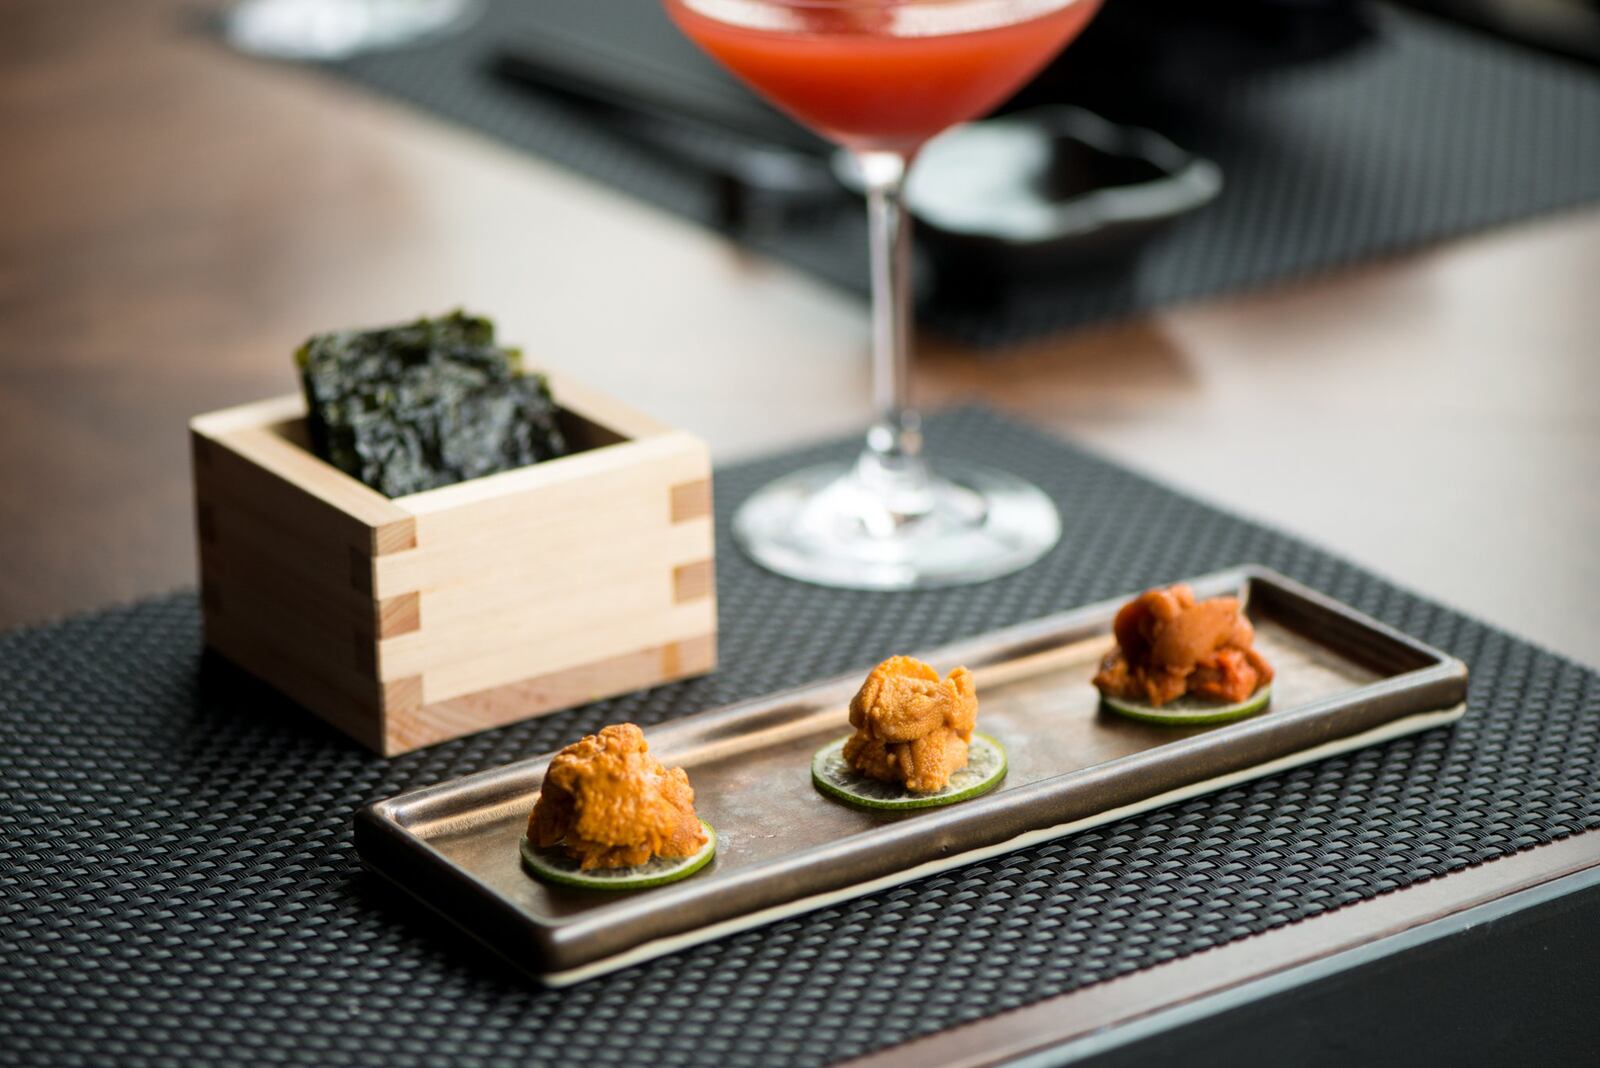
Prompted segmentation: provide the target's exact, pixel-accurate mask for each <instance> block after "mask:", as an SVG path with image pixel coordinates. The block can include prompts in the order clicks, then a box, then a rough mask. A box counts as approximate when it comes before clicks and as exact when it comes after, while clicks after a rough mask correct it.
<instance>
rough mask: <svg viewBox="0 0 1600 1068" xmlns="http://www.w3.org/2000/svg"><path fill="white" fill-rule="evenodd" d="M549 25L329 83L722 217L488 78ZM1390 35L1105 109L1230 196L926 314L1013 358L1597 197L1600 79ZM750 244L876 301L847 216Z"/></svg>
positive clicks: (684, 176)
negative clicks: (1154, 110) (1181, 104)
mask: <svg viewBox="0 0 1600 1068" xmlns="http://www.w3.org/2000/svg"><path fill="white" fill-rule="evenodd" d="M629 2H630V3H635V2H655V0H629ZM540 16H541V12H540V10H539V6H538V5H537V4H534V3H531V2H529V0H496V2H495V3H494V5H493V6H492V7H491V8H490V9H489V12H488V15H487V16H486V17H485V19H484V20H483V21H482V22H481V23H479V24H478V25H477V26H475V27H474V28H473V29H471V30H469V31H468V32H466V33H465V34H463V35H461V36H458V37H454V38H451V39H448V40H445V41H442V42H440V43H437V44H433V45H429V46H426V47H421V48H415V49H409V50H405V51H400V52H393V53H389V54H381V55H370V56H363V57H359V58H357V59H352V60H349V61H346V62H344V63H341V64H338V65H336V66H334V67H333V68H332V69H334V70H336V71H338V72H339V73H342V74H343V75H346V76H348V77H350V78H352V79H354V80H356V81H359V82H361V83H363V84H365V85H367V86H369V87H372V88H374V89H377V90H379V91H382V92H384V93H388V94H391V95H394V96H397V97H400V98H402V99H405V100H407V101H410V102H412V103H414V104H416V105H419V106H421V107H423V108H426V109H428V110H430V111H433V112H436V113H438V114H440V115H443V116H445V117H447V118H450V119H453V120H455V121H457V122H461V123H464V124H466V125H468V126H472V127H475V128H477V129H479V130H482V131H483V132H485V133H487V134H489V135H491V136H493V137H496V138H499V139H501V140H503V141H507V142H509V143H511V144H512V145H515V146H517V147H520V148H523V149H525V150H527V151H529V152H533V153H535V154H538V155H540V156H543V157H545V158H547V159H550V160H553V161H556V162H558V163H560V164H562V165H564V166H566V167H570V168H572V169H573V170H576V171H579V172H581V173H583V174H586V175H589V176H591V177H594V178H596V179H599V180H601V181H604V182H607V183H609V184H611V185H614V186H616V187H617V188H620V189H622V190H625V191H627V192H629V193H632V194H634V195H636V196H638V197H641V198H643V199H645V200H648V201H651V202H653V203H655V204H658V205H660V206H662V207H665V208H667V209H669V210H671V211H674V212H678V213H680V214H683V215H686V216H688V217H690V218H693V219H697V220H700V221H702V222H705V221H709V220H712V219H715V218H716V217H717V204H718V199H719V197H718V189H717V185H716V183H714V182H712V181H709V180H708V179H707V178H706V177H705V175H704V174H703V173H702V172H700V171H698V170H696V169H694V168H692V167H689V166H686V165H683V164H680V163H675V162H673V161H671V160H669V159H667V158H666V157H663V156H662V155H660V154H659V153H657V152H654V151H652V150H650V149H648V148H646V147H643V146H641V145H639V144H636V143H635V142H633V141H631V140H629V139H628V138H627V137H625V136H623V135H622V134H620V133H617V132H615V131H612V130H608V129H606V128H605V127H603V126H600V125H596V124H595V122H594V121H592V119H591V118H589V117H586V116H585V115H583V114H581V113H578V112H574V111H572V110H571V109H570V108H568V107H565V106H563V105H562V104H561V103H559V102H556V101H554V100H551V99H548V98H543V97H540V96H539V95H537V94H533V93H529V92H526V91H521V90H519V89H517V88H514V87H510V86H507V85H505V84H502V83H500V82H497V81H496V80H495V79H494V78H493V77H492V76H491V74H490V73H489V71H488V66H487V64H488V60H489V58H490V57H492V56H494V55H495V54H496V50H497V49H498V48H500V47H503V46H504V45H505V44H506V42H508V41H514V40H515V39H516V38H517V37H518V36H519V35H527V34H537V33H538V22H537V20H538V18H539V17H540ZM621 17H625V16H621ZM1378 23H1379V29H1380V33H1379V37H1378V39H1377V41H1376V42H1375V43H1373V44H1372V45H1370V46H1368V47H1366V48H1364V49H1361V50H1358V51H1355V52H1352V53H1350V54H1348V55H1346V56H1343V57H1340V58H1337V59H1333V60H1330V61H1327V62H1324V63H1319V64H1314V65H1308V66H1303V67H1297V68H1291V69H1286V70H1279V71H1276V72H1270V73H1262V74H1260V75H1256V76H1251V77H1245V78H1239V79H1236V80H1234V81H1232V82H1230V83H1228V84H1227V85H1226V86H1215V87H1213V86H1206V87H1199V88H1197V91H1196V92H1195V93H1194V94H1193V95H1192V97H1191V98H1190V99H1187V100H1186V101H1185V105H1186V108H1185V110H1184V111H1183V112H1181V113H1178V112H1173V111H1170V110H1163V111H1162V112H1161V113H1159V114H1144V113H1142V112H1141V110H1140V107H1139V106H1138V105H1136V104H1134V103H1133V102H1131V101H1130V100H1122V99H1120V98H1118V99H1113V100H1108V101H1107V102H1106V103H1107V104H1108V105H1112V106H1119V107H1121V108H1123V109H1125V110H1127V109H1131V110H1128V113H1127V114H1121V115H1119V116H1118V117H1119V118H1123V119H1125V120H1128V121H1143V122H1148V123H1150V124H1152V125H1155V126H1156V127H1157V128H1159V129H1160V130H1161V131H1162V132H1164V133H1166V134H1167V135H1168V136H1170V137H1172V138H1174V139H1176V140H1178V141H1179V142H1180V143H1181V144H1183V145H1184V146H1185V147H1187V148H1190V149H1193V150H1195V151H1198V152H1200V153H1202V154H1204V155H1207V156H1209V157H1211V158H1212V159H1215V160H1216V161H1217V162H1219V163H1220V164H1221V165H1222V168H1223V171H1224V173H1225V174H1226V176H1227V188H1226V190H1225V192H1224V193H1223V195H1222V197H1221V198H1220V199H1219V200H1218V201H1217V202H1216V203H1214V204H1213V205H1211V206H1210V207H1208V208H1207V209H1206V210H1204V211H1202V212H1200V213H1199V214H1197V215H1195V216H1194V217H1193V218H1191V219H1189V220H1186V221H1185V222H1184V223H1183V224H1182V225H1180V226H1179V227H1178V228H1176V229H1175V230H1173V231H1172V232H1171V233H1169V234H1168V235H1166V236H1165V237H1163V238H1160V239H1158V240H1157V242H1156V243H1155V244H1153V245H1152V246H1151V247H1150V248H1148V249H1147V251H1146V253H1145V254H1144V255H1143V256H1142V257H1141V258H1139V259H1138V260H1137V261H1136V262H1134V263H1132V264H1131V265H1130V266H1129V267H1128V268H1127V269H1106V268H1104V267H1100V268H1096V269H1094V270H1092V271H1090V272H1087V273H1081V274H1078V275H1077V276H1075V277H1073V278H1071V279H1068V280H1060V281H1056V282H1050V283H1045V284H1040V285H1032V286H1029V287H1027V288H1026V289H1025V290H1016V289H1013V290H1011V291H1008V292H1003V293H1001V294H999V295H998V296H997V295H994V294H988V295H984V296H983V297H982V299H981V300H974V299H972V297H973V292H972V290H971V287H969V286H965V285H961V286H945V287H924V298H925V299H924V301H923V305H924V306H923V311H922V318H923V319H924V321H925V322H926V324H927V325H928V326H930V327H931V328H933V329H935V330H937V331H939V332H941V333H944V334H946V335H948V336H951V337H954V338H956V339H958V340H962V341H966V342H969V343H974V344H981V345H1002V344H1008V343H1011V342H1015V341H1018V340H1021V339H1023V338H1027V337H1030V336H1035V335H1039V334H1044V333H1047V332H1049V331H1053V330H1057V329H1061V328H1064V327H1068V326H1072V325H1075V324H1080V323H1085V322H1089V321H1093V320H1101V319H1107V318H1116V317H1120V316H1125V315H1129V314H1132V313H1135V312H1138V311H1142V310H1146V309H1150V308H1156V307H1161V306H1164V305H1168V304H1172V303H1175V302H1178V301H1184V300H1190V299H1194V298H1199V297H1204V296H1208V295H1213V294H1219V293H1224V292H1228V291H1232V290H1238V289H1245V288H1250V287H1254V286H1260V285H1263V284H1267V283H1274V282H1283V281H1289V280H1293V279H1298V278H1304V277H1306V276H1309V275H1313V274H1315V273H1317V272H1322V271H1327V270H1330V269H1333V268H1337V267H1341V266H1345V265H1349V264H1353V263H1357V262H1360V261H1363V260H1367V259H1371V258H1373V257H1377V256H1381V255H1386V254H1390V253H1395V252H1399V251H1403V250H1406V249H1411V248H1415V247H1418V246H1420V245H1424V244H1427V243H1430V242H1435V241H1439V240H1442V239H1444V238H1448V237H1451V236H1455V235H1459V234H1463V233H1466V232H1470V231H1473V230H1478V229H1481V228H1484V227H1489V226H1494V225H1497V224H1500V223H1504V222H1508V221H1511V220H1514V219H1519V218H1523V217H1526V216H1530V215H1534V214H1538V213H1541V212H1547V211H1551V210H1554V209H1557V208H1562V207H1567V206H1571V205H1576V204H1582V203H1586V202H1589V201H1592V200H1595V199H1597V198H1600V72H1596V71H1595V70H1593V69H1590V68H1587V67H1584V66H1581V65H1578V64H1576V63H1574V62H1571V61H1567V60H1562V59H1558V58H1555V57H1551V56H1547V55H1543V54H1540V53H1537V52H1532V51H1529V50H1526V49H1523V48H1520V47H1517V46H1515V45H1510V44H1502V43H1500V42H1497V41H1494V40H1492V39H1489V38H1486V37H1483V36H1482V35H1479V34H1475V33H1472V32H1471V31H1468V30H1464V29H1460V28H1457V27H1454V26H1451V25H1449V24H1446V23H1441V22H1436V21H1434V20H1431V19H1428V18H1425V17H1420V16H1416V15H1409V14H1402V13H1400V12H1397V11H1393V10H1390V9H1387V8H1380V9H1378ZM1127 95H1128V94H1126V93H1123V94H1122V96H1127ZM747 239H748V240H749V241H750V243H752V244H754V245H756V246H757V247H760V248H762V249H763V250H765V251H768V252H771V253H773V254H776V255H778V256H780V257H782V258H784V259H787V260H789V261H790V262H793V263H795V264H798V265H799V266H801V267H803V268H805V269H806V270H809V271H811V272H813V273H815V274H818V275H821V276H822V277H824V278H827V279H829V280H831V281H834V282H836V283H838V284H840V285H842V286H845V287H847V288H849V289H853V290H857V291H860V292H865V291H866V277H867V276H866V235H865V228H864V223H863V220H862V217H861V212H860V211H859V210H858V209H856V208H855V207H853V206H848V205H847V206H845V207H842V208H841V209H839V210H837V211H834V212H831V213H826V214H818V215H812V216H810V217H808V218H806V219H805V220H804V221H803V223H802V224H798V225H794V226H791V227H789V228H787V229H784V230H780V231H777V232H771V233H761V234H757V235H747ZM935 288H937V291H934V289H935Z"/></svg>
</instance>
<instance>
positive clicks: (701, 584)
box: [672, 560, 717, 604]
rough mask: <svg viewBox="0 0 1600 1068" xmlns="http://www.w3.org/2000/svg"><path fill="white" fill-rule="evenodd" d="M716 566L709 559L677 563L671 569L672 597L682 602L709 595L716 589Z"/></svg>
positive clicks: (696, 599)
mask: <svg viewBox="0 0 1600 1068" xmlns="http://www.w3.org/2000/svg"><path fill="white" fill-rule="evenodd" d="M716 583H717V575H716V568H715V567H714V566H713V564H712V562H711V561H710V560H696V561H694V562H693V563H690V564H679V565H678V566H677V567H675V568H673V569H672V599H673V600H674V601H675V602H677V603H679V604H682V603H683V602H685V601H698V600H699V599H701V598H702V597H710V596H711V594H712V592H713V591H714V590H715V589H716Z"/></svg>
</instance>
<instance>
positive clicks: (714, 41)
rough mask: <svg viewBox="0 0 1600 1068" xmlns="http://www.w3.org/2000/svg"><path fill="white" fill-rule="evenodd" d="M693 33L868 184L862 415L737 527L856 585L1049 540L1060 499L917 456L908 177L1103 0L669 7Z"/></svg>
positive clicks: (963, 564) (974, 578) (978, 469)
mask: <svg viewBox="0 0 1600 1068" xmlns="http://www.w3.org/2000/svg"><path fill="white" fill-rule="evenodd" d="M664 2H665V3H666V6H667V12H668V14H669V15H670V16H671V17H672V19H673V21H674V22H676V23H677V25H678V27H679V28H680V29H682V30H683V32H684V33H685V34H687V35H688V36H689V37H690V38H691V39H692V40H694V41H695V42H696V43H697V44H698V45H699V46H700V47H701V48H703V49H704V50H705V51H706V52H708V53H710V55H711V56H712V57H713V58H715V59H716V60H718V61H719V62H720V63H722V65H723V66H725V67H727V68H728V70H730V71H731V72H732V73H733V74H734V75H736V76H737V77H739V78H740V79H741V80H743V81H744V82H746V83H747V84H748V85H749V86H750V87H751V88H752V89H754V90H755V91H756V92H758V93H760V94H761V95H762V96H764V97H765V98H766V99H768V100H769V101H771V102H772V103H773V104H774V105H776V106H777V107H779V108H781V109H783V110H784V111H786V112H788V113H789V114H790V115H792V116H793V117H794V118H795V119H797V120H798V121H800V122H802V123H804V124H805V125H807V126H809V127H811V128H812V129H814V130H816V131H817V132H818V133H820V134H822V135H823V136H825V137H827V138H829V139H830V140H832V141H834V142H836V143H837V144H839V145H841V146H843V147H844V148H845V149H847V150H848V151H849V153H850V155H851V156H852V157H853V159H854V163H855V166H856V168H857V170H858V177H859V179H860V184H861V186H862V187H863V188H864V189H865V191H866V194H867V214H868V223H869V228H870V249H871V268H872V272H871V273H872V368H873V404H874V409H875V418H874V423H873V425H872V428H871V429H870V430H869V431H868V433H867V441H866V447H865V448H864V449H863V450H862V452H861V454H860V456H859V457H858V458H857V459H856V460H854V461H853V462H850V463H843V464H832V465H824V466H821V467H813V468H808V469H805V470H802V471H797V472H795V473H793V474H790V475H787V476H785V477H783V478H780V479H778V480H777V481H776V482H773V483H771V484H769V485H767V486H765V487H764V488H762V489H761V490H759V491H758V492H757V493H756V494H755V495H754V496H752V497H751V498H750V499H749V500H747V501H745V502H744V503H743V504H742V505H741V506H740V507H739V510H738V512H737V513H736V515H735V518H734V535H735V537H736V538H737V539H738V542H739V544H740V545H741V546H742V547H743V548H744V550H745V551H746V552H748V553H749V554H750V555H751V556H752V557H754V558H755V559H756V560H757V561H759V562H760V563H762V564H764V565H765V566H767V567H769V568H771V569H772V570H774V571H777V572H779V573H781V574H785V575H789V576H791V577H793V578H797V579H803V580H806V581H809V582H816V583H821V584H823V585H828V586H843V587H849V588H854V589H880V590H892V589H912V588H920V587H931V586H948V585H955V584H960V583H968V582H981V581H983V580H986V579H990V578H994V577H996V576H998V575H1003V574H1007V573H1009V572H1012V571H1015V570H1017V569H1019V568H1022V567H1025V566H1027V565H1028V564H1030V563H1032V562H1033V561H1035V560H1037V559H1038V558H1039V557H1040V556H1042V555H1043V554H1044V553H1045V552H1047V551H1048V550H1049V549H1050V548H1051V547H1052V546H1053V545H1055V543H1056V542H1057V540H1059V538H1060V536H1061V520H1060V516H1059V515H1058V514H1057V512H1056V509H1055V506H1054V505H1053V504H1052V503H1051V501H1050V499H1049V498H1048V497H1046V496H1045V495H1044V494H1043V493H1042V492H1040V490H1039V489H1038V488H1037V487H1035V486H1033V485H1031V484H1030V483H1028V482H1025V481H1023V480H1022V479H1020V478H1017V477H1016V476H1014V475H1011V474H1008V473H1006V472H1004V471H999V470H995V469H992V468H989V467H983V466H978V465H975V464H966V463H950V462H945V461H935V462H932V463H930V461H929V459H928V458H927V457H925V456H924V455H923V450H922V434H921V430H920V424H919V420H918V416H917V412H916V409H915V408H914V407H913V405H912V403H911V399H910V393H909V385H910V383H909V359H910V350H911V306H910V296H911V294H910V277H909V274H910V266H911V259H910V228H909V225H908V220H907V218H906V215H905V211H904V209H903V207H902V204H901V191H902V189H903V187H904V184H905V179H906V173H907V170H908V168H909V167H910V166H911V163H912V161H913V160H914V159H915V157H916V154H917V151H918V149H920V148H921V147H922V145H923V144H924V143H926V142H927V141H928V140H929V139H930V138H932V137H933V136H935V135H936V134H938V133H939V132H941V131H942V130H945V129H947V128H949V127H950V126H953V125H955V124H956V123H960V122H965V121H967V120H969V119H973V118H977V117H978V116H980V115H983V114H985V113H987V112H989V111H990V110H992V109H993V108H994V107H996V106H997V105H999V104H1000V103H1002V102H1003V101H1004V100H1005V99H1006V98H1007V97H1009V96H1011V95H1012V94H1013V93H1014V92H1015V91H1016V90H1017V89H1018V88H1020V87H1021V86H1022V85H1023V84H1024V83H1025V82H1027V81H1029V80H1030V79H1031V78H1032V77H1033V76H1034V75H1035V74H1037V73H1038V72H1039V70H1040V69H1041V68H1042V67H1044V65H1045V64H1046V63H1048V62H1049V61H1050V60H1051V58H1053V57H1054V56H1055V55H1056V53H1057V52H1059V51H1060V50H1061V49H1062V48H1063V47H1065V46H1066V44H1067V43H1068V42H1070V41H1071V40H1072V39H1073V38H1074V37H1076V36H1077V35H1078V33H1079V32H1081V31H1082V30H1083V28H1084V26H1085V25H1086V24H1087V23H1088V22H1089V19H1090V18H1092V17H1093V15H1094V13H1095V11H1096V10H1097V9H1098V7H1099V3H1100V0H664Z"/></svg>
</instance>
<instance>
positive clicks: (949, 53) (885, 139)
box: [667, 0, 1099, 151]
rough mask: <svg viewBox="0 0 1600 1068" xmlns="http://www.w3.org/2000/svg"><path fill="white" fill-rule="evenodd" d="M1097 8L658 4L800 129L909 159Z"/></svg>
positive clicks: (1022, 77) (687, 0) (1059, 4)
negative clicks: (801, 125) (904, 153)
mask: <svg viewBox="0 0 1600 1068" xmlns="http://www.w3.org/2000/svg"><path fill="white" fill-rule="evenodd" d="M1098 7H1099V0H1039V2H1037V3H1006V2H989V3H974V2H972V0H964V2H959V3H958V2H950V0H944V2H940V0H924V2H917V0H903V2H901V3H856V4H799V3H795V4H750V3H739V2H737V0H733V2H726V3H724V2H718V0H667V11H668V13H669V14H671V16H672V18H673V21H675V22H676V23H677V24H678V26H679V27H680V28H681V29H682V30H683V32H684V33H686V34H688V35H689V37H691V38H692V39H693V40H694V41H695V42H696V43H698V44H699V45H700V47H701V48H703V49H705V50H706V51H707V52H709V53H710V54H711V55H713V56H714V57H716V59H717V60H718V61H719V62H721V63H722V64H723V65H724V66H725V67H727V68H728V69H729V70H730V71H732V72H733V73H734V74H736V75H738V76H739V77H740V78H742V79H743V80H744V81H746V82H748V83H749V84H750V85H751V87H753V88H754V89H755V90H756V91H757V92H759V93H761V94H762V95H763V96H764V97H766V98H767V99H768V100H770V101H772V102H773V103H774V104H776V105H777V106H778V107H780V108H782V109H784V110H785V111H787V112H788V113H789V114H791V115H793V116H794V117H795V118H796V119H798V120H799V121H800V122H802V123H805V124H806V125H807V126H809V127H811V128H812V129H814V130H816V131H817V132H818V133H821V134H822V135H823V136H825V137H828V138H830V139H831V140H834V141H837V142H839V143H840V144H843V145H847V146H849V147H851V148H856V149H899V150H910V151H914V150H915V149H916V148H917V147H918V146H919V145H921V144H922V143H923V142H924V141H926V140H928V138H930V137H932V136H934V135H935V134H937V133H939V132H940V131H942V130H946V129H948V128H949V127H951V126H954V125H955V124H956V123H958V122H966V121H967V120H968V119H975V118H977V117H978V116H980V115H985V114H987V113H988V112H989V111H991V110H993V109H994V107H995V106H996V105H998V104H1001V103H1003V102H1004V101H1005V100H1006V98H1007V97H1009V96H1011V94H1013V93H1014V92H1016V91H1017V88H1018V87H1019V86H1021V85H1022V84H1023V83H1024V82H1026V81H1028V80H1029V79H1031V78H1032V77H1033V76H1034V75H1035V74H1037V73H1039V70H1040V68H1042V67H1043V66H1044V65H1045V64H1046V63H1048V62H1049V61H1050V60H1051V59H1052V58H1053V57H1054V56H1055V54H1056V53H1057V52H1059V51H1060V50H1061V48H1062V47H1063V46H1064V45H1065V44H1066V43H1067V42H1068V41H1070V40H1072V39H1073V38H1074V37H1076V36H1077V35H1078V33H1079V31H1081V30H1082V29H1083V27H1084V26H1085V25H1086V24H1087V23H1088V21H1089V19H1090V18H1091V17H1092V16H1093V15H1094V13H1095V10H1096V8H1098ZM741 16H742V17H741Z"/></svg>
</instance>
